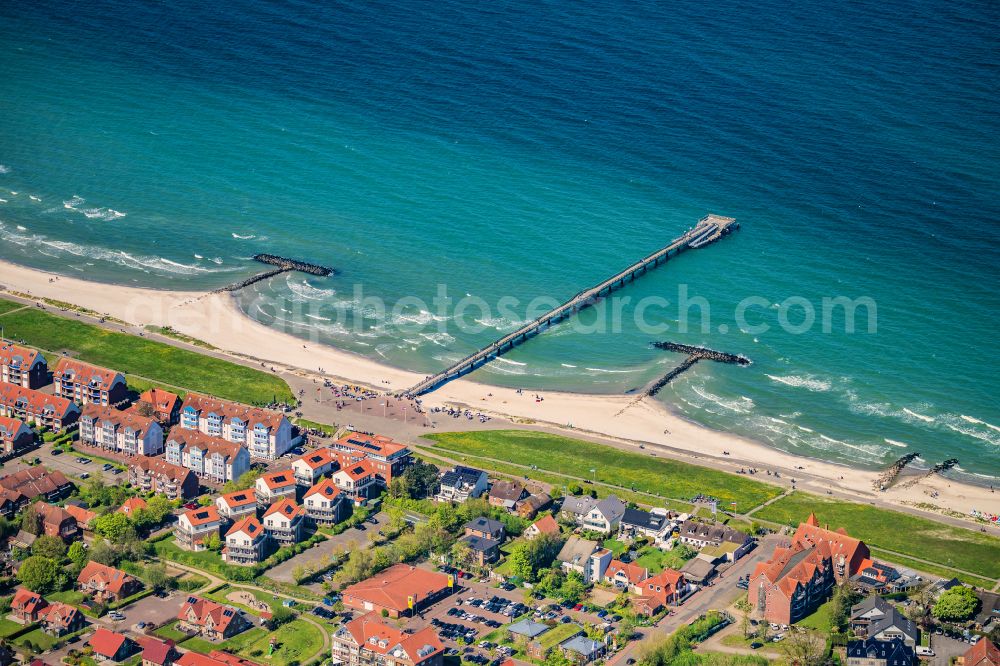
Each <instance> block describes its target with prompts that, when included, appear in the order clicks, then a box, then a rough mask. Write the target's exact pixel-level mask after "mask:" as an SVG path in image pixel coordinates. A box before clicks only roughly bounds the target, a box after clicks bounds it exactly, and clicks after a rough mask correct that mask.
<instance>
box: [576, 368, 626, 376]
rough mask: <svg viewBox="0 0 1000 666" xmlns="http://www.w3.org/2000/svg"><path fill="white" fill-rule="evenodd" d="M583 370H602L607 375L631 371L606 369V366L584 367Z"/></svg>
mask: <svg viewBox="0 0 1000 666" xmlns="http://www.w3.org/2000/svg"><path fill="white" fill-rule="evenodd" d="M584 369H585V370H590V371H591V372H603V373H606V374H609V375H622V374H627V373H630V372H633V371H632V370H608V369H607V368H584Z"/></svg>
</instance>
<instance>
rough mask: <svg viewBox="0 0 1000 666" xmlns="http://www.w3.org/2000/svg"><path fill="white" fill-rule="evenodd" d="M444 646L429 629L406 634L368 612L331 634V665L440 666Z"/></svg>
mask: <svg viewBox="0 0 1000 666" xmlns="http://www.w3.org/2000/svg"><path fill="white" fill-rule="evenodd" d="M443 655H444V646H443V645H442V644H441V639H440V638H439V637H438V635H437V634H436V633H435V632H434V629H432V628H431V627H426V628H424V629H421V630H420V631H417V632H415V633H412V634H410V633H405V632H402V631H400V630H399V629H396V628H395V627H391V626H389V625H386V624H383V623H382V621H381V619H380V618H379V616H378V614H377V613H369V614H367V615H363V616H361V617H359V618H357V619H355V620H351V621H350V622H347V623H345V624H342V625H341V626H340V628H339V629H337V631H336V633H334V635H333V659H334V662H335V663H337V662H339V663H341V664H350V665H351V666H441V664H442V663H443V658H444V657H443Z"/></svg>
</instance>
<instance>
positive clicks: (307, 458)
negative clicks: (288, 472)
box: [292, 449, 338, 488]
mask: <svg viewBox="0 0 1000 666" xmlns="http://www.w3.org/2000/svg"><path fill="white" fill-rule="evenodd" d="M337 466H338V463H337V460H336V458H334V457H333V456H332V455H331V454H330V450H329V449H316V450H315V451H310V452H309V453H307V454H305V455H304V456H302V457H300V458H296V459H295V460H293V461H292V474H293V475H294V476H295V483H297V484H298V485H300V486H304V487H306V488H308V487H309V486H311V485H313V484H314V483H316V481H317V480H318V479H320V478H322V477H324V476H326V475H327V474H329V473H330V472H331V471H333V470H334V469H335V468H336V467H337Z"/></svg>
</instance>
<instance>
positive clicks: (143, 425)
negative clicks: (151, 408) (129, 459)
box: [80, 402, 160, 433]
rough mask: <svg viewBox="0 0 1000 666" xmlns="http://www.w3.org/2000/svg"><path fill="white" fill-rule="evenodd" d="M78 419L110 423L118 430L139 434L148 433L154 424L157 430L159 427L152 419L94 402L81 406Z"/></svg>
mask: <svg viewBox="0 0 1000 666" xmlns="http://www.w3.org/2000/svg"><path fill="white" fill-rule="evenodd" d="M80 418H81V419H89V420H92V421H95V422H96V423H106V422H111V423H113V424H114V425H116V426H118V427H119V428H131V429H132V430H135V431H136V432H139V433H144V432H148V431H149V429H150V428H151V427H152V426H153V424H156V427H157V428H159V427H160V426H159V424H158V423H156V421H155V420H154V419H151V418H148V417H146V416H142V415H141V414H138V413H136V412H131V411H122V410H120V409H115V408H114V407H107V406H105V405H98V404H97V403H94V402H91V403H87V404H86V405H84V406H83V412H82V413H81V414H80Z"/></svg>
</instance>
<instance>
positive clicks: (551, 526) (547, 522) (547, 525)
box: [524, 515, 562, 540]
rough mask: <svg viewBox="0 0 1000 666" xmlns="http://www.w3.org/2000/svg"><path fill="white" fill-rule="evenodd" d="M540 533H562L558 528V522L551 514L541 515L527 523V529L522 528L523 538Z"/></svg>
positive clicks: (533, 536) (555, 534) (550, 534)
mask: <svg viewBox="0 0 1000 666" xmlns="http://www.w3.org/2000/svg"><path fill="white" fill-rule="evenodd" d="M541 534H548V535H549V536H554V537H558V536H560V535H561V534H562V530H560V529H559V523H558V522H556V519H555V518H553V517H552V516H551V515H548V516H542V517H541V518H539V519H538V520H536V521H535V522H533V523H532V524H531V525H528V527H527V529H525V530H524V538H525V539H529V540H530V539H534V538H535V537H537V536H539V535H541Z"/></svg>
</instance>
